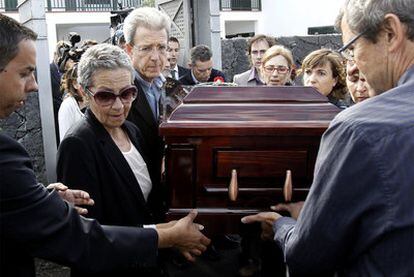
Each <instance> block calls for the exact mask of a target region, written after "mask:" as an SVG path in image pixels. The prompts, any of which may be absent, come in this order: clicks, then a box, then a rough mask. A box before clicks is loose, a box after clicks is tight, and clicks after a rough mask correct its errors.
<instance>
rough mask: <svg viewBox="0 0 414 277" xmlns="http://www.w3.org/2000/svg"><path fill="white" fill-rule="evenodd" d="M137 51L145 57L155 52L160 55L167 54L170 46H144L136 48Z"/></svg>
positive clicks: (136, 46)
mask: <svg viewBox="0 0 414 277" xmlns="http://www.w3.org/2000/svg"><path fill="white" fill-rule="evenodd" d="M134 48H135V49H137V50H138V52H140V53H141V54H143V55H148V54H151V53H152V52H153V51H156V52H157V53H158V54H160V55H166V54H167V48H168V46H167V45H166V44H158V45H144V46H138V45H135V46H134Z"/></svg>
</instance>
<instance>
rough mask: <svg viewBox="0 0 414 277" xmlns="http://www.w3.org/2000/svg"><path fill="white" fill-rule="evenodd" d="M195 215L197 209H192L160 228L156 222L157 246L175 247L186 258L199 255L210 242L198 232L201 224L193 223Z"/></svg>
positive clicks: (190, 258)
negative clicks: (184, 215)
mask: <svg viewBox="0 0 414 277" xmlns="http://www.w3.org/2000/svg"><path fill="white" fill-rule="evenodd" d="M196 216H197V211H196V210H192V211H191V212H190V213H189V214H188V215H187V216H186V217H183V218H181V219H180V220H178V221H176V222H168V223H164V224H163V226H161V228H160V229H158V224H157V232H158V247H159V248H166V247H176V248H177V249H179V250H180V252H181V253H182V254H183V256H184V257H185V258H186V259H187V260H189V261H191V262H193V261H195V257H194V256H199V255H201V253H202V252H204V251H205V250H206V249H207V246H208V245H209V244H210V239H208V238H207V237H206V236H204V235H203V234H202V233H201V232H200V230H202V229H203V226H202V225H200V224H196V223H194V219H195V218H196ZM167 226H168V227H167ZM162 227H164V228H162Z"/></svg>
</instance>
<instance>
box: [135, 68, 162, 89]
mask: <svg viewBox="0 0 414 277" xmlns="http://www.w3.org/2000/svg"><path fill="white" fill-rule="evenodd" d="M134 77H135V78H137V79H138V82H139V83H140V84H141V85H142V86H144V87H145V88H146V89H149V88H151V86H152V84H154V85H155V86H156V87H157V88H158V89H161V88H162V86H163V85H164V82H165V80H166V79H165V77H164V76H163V75H162V74H161V75H159V76H158V77H156V78H155V79H154V80H152V82H151V83H150V82H148V81H146V80H144V79H143V78H142V76H141V74H139V72H138V71H137V70H135V71H134Z"/></svg>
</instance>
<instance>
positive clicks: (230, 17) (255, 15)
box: [220, 11, 263, 38]
mask: <svg viewBox="0 0 414 277" xmlns="http://www.w3.org/2000/svg"><path fill="white" fill-rule="evenodd" d="M262 13H263V12H240V11H234V12H220V36H221V38H225V37H226V34H232V31H233V30H227V29H226V22H230V23H235V22H236V24H237V23H239V22H240V21H248V22H252V23H254V30H253V32H255V33H259V30H258V22H259V20H260V17H261V15H262ZM227 24H228V23H227Z"/></svg>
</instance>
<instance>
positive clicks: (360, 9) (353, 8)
mask: <svg viewBox="0 0 414 277" xmlns="http://www.w3.org/2000/svg"><path fill="white" fill-rule="evenodd" d="M389 13H392V14H395V15H396V16H397V17H398V18H399V19H400V21H401V22H402V23H404V24H405V25H406V26H407V38H408V39H409V40H414V2H413V0H347V1H346V2H345V5H344V7H343V9H342V10H341V12H340V14H339V16H338V18H337V21H336V25H337V28H338V29H340V23H341V21H342V18H343V16H344V14H346V15H347V16H346V19H347V24H348V25H349V28H350V29H351V30H352V31H353V32H354V33H361V32H365V33H364V35H363V36H364V37H365V38H366V39H368V40H370V41H372V42H373V43H375V42H376V39H377V36H378V33H379V32H380V31H381V27H382V23H383V21H384V17H385V15H386V14H389Z"/></svg>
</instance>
